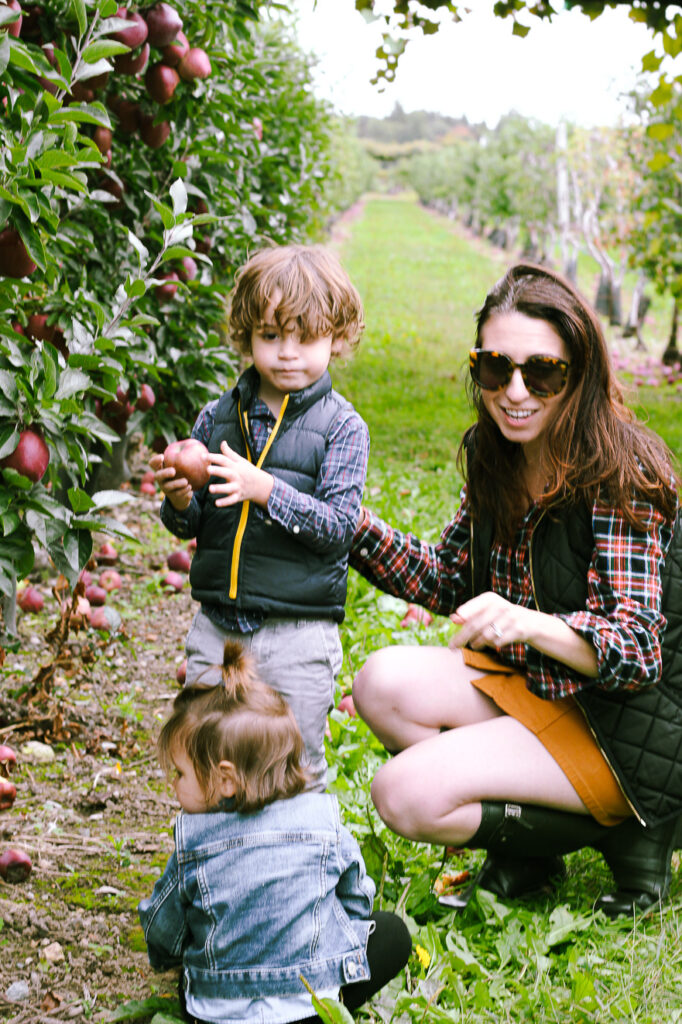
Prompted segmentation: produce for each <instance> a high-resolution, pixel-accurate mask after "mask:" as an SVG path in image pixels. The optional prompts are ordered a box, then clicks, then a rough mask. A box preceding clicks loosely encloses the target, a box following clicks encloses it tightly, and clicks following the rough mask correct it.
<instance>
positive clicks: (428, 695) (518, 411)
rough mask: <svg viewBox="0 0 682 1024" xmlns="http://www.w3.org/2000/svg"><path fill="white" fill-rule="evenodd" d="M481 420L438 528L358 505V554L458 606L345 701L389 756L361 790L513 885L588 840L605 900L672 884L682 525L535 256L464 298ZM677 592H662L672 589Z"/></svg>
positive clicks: (568, 297)
mask: <svg viewBox="0 0 682 1024" xmlns="http://www.w3.org/2000/svg"><path fill="white" fill-rule="evenodd" d="M470 369H471V380H472V384H473V400H474V405H475V408H476V411H477V414H478V419H477V422H476V424H475V426H473V427H472V428H471V429H470V430H469V431H468V432H467V434H466V435H465V438H464V440H463V442H462V445H461V447H460V460H461V464H462V466H463V472H464V476H465V480H466V483H465V486H464V489H463V491H462V496H461V504H460V507H459V509H458V511H457V513H456V515H455V517H454V519H453V520H452V522H451V523H449V524H448V526H447V527H446V528H445V530H444V532H443V534H442V536H441V539H440V542H439V543H438V544H437V545H435V546H432V545H428V544H425V543H423V542H421V541H419V540H418V539H416V538H414V537H412V536H410V535H403V534H401V533H399V532H398V531H396V530H394V529H392V528H391V527H390V526H389V525H388V524H387V523H384V522H382V521H381V520H379V519H378V518H377V517H375V516H374V515H373V514H372V513H371V512H369V511H367V510H363V517H362V518H361V520H360V524H359V527H358V531H357V533H356V536H355V540H354V543H353V549H352V552H351V564H352V565H353V566H354V567H355V568H356V569H357V570H358V571H359V572H361V573H362V574H363V575H364V576H366V577H367V579H369V580H370V581H371V582H372V583H374V584H375V585H376V586H378V587H380V588H381V589H383V590H386V591H388V592H389V593H392V594H394V595H396V596H399V597H403V598H405V599H407V600H409V601H414V602H417V603H420V604H423V605H425V606H426V607H428V608H430V609H432V610H434V611H436V612H439V613H440V614H444V615H450V616H451V618H452V620H453V622H454V623H455V624H456V625H457V626H458V627H459V630H458V632H457V634H456V636H455V637H454V639H453V641H452V643H451V645H450V649H447V648H434V647H420V648H405V647H404V646H401V647H395V648H387V649H385V650H382V651H378V652H375V653H374V654H373V655H372V656H371V657H370V658H369V660H368V661H367V663H366V665H365V666H364V667H363V669H362V670H361V672H360V673H359V675H358V677H357V679H356V681H355V685H354V689H353V696H354V700H355V704H356V707H357V709H358V711H359V713H360V714H361V716H362V717H363V718H364V719H365V720H366V721H367V722H368V724H369V725H370V727H371V728H372V729H373V731H374V732H375V733H376V735H377V736H378V737H379V738H380V739H381V740H382V742H383V743H384V744H385V745H386V747H387V748H388V749H389V750H391V751H392V752H394V753H396V754H397V756H396V757H394V758H393V759H392V760H390V761H389V762H387V763H386V764H385V765H384V766H382V768H381V769H380V770H379V772H378V773H377V775H376V777H375V779H374V781H373V785H372V798H373V800H374V802H375V804H376V807H377V810H378V812H379V814H380V815H381V817H382V818H383V819H384V821H385V822H386V823H387V824H388V825H389V826H390V827H391V828H392V829H393V830H394V831H396V832H398V833H400V834H401V835H404V836H407V837H408V838H412V839H415V840H420V841H425V842H434V843H447V844H452V845H458V846H468V847H471V848H484V849H486V850H487V852H488V857H487V859H486V861H485V863H484V866H483V869H482V872H481V875H480V876H479V878H478V883H479V884H481V885H484V886H485V887H486V888H488V889H491V890H492V891H494V892H496V893H498V894H500V895H503V896H508V897H514V896H524V895H528V894H530V893H532V892H535V891H538V890H539V889H541V888H544V887H545V886H546V885H547V883H548V882H550V881H551V880H552V878H553V877H554V876H556V875H560V874H562V873H563V870H564V867H563V861H562V860H561V857H560V854H562V853H565V852H568V851H569V850H575V849H579V848H580V847H582V846H585V845H591V846H594V847H596V848H597V849H599V850H601V851H602V852H603V854H604V856H605V857H606V860H607V862H608V864H609V866H610V867H611V870H612V872H613V874H614V876H615V879H616V882H617V886H618V889H617V891H616V892H615V893H612V894H610V895H608V896H602V897H601V899H600V900H599V904H598V905H599V906H600V907H601V908H602V909H603V910H604V911H605V912H606V913H607V914H610V915H611V916H616V915H617V914H618V913H622V912H626V913H631V912H632V910H633V908H635V907H638V908H640V909H646V908H647V907H648V906H650V905H651V904H652V903H654V902H657V901H658V900H659V899H660V898H663V897H665V895H666V893H667V890H668V886H669V881H670V860H671V853H672V849H673V846H674V843H675V829H676V824H677V819H678V818H679V817H680V814H681V812H682V654H681V653H680V651H681V649H682V601H681V600H680V593H681V591H680V585H681V584H682V530H679V529H678V530H677V531H675V529H674V527H675V522H676V519H677V516H678V497H677V492H676V487H675V484H676V480H675V477H674V474H673V469H672V463H671V457H670V454H669V452H668V451H667V449H666V447H665V445H664V444H663V442H662V441H661V440H660V439H659V438H658V437H656V436H655V435H653V434H652V433H650V432H649V431H648V430H647V429H646V428H644V427H643V426H641V425H640V424H638V423H637V422H636V421H634V419H633V417H632V416H631V414H630V413H629V412H628V410H627V409H626V407H625V405H624V403H623V399H622V395H621V392H620V389H619V387H618V384H617V383H616V381H615V379H614V377H613V374H612V371H611V368H610V365H609V358H608V352H607V349H606V344H605V340H604V336H603V333H602V330H601V326H600V324H599V321H598V319H597V317H596V316H595V314H594V313H593V312H592V310H591V309H590V308H589V306H588V305H587V303H586V302H585V301H584V299H583V298H582V297H581V296H580V295H579V294H578V293H577V292H576V291H575V289H574V288H573V287H572V286H571V285H570V284H569V283H568V282H567V281H565V280H564V279H563V278H561V277H560V276H559V275H558V274H555V273H554V272H552V271H550V270H547V269H545V268H542V267H537V266H533V265H527V264H522V265H519V266H515V267H512V268H511V269H510V270H509V271H508V273H507V274H506V275H505V276H504V278H502V280H501V281H500V282H498V284H497V285H496V286H495V287H494V288H493V289H492V291H491V292H490V294H489V295H488V297H487V299H486V301H485V303H484V305H483V308H482V309H481V311H480V313H479V314H478V319H477V335H476V347H475V348H474V349H473V350H472V352H471V353H470ZM673 590H676V600H673V597H672V591H673Z"/></svg>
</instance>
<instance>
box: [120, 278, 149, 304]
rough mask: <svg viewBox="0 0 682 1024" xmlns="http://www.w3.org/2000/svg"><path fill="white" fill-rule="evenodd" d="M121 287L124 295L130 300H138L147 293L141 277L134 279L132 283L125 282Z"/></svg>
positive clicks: (129, 281)
mask: <svg viewBox="0 0 682 1024" xmlns="http://www.w3.org/2000/svg"><path fill="white" fill-rule="evenodd" d="M123 287H124V288H125V291H126V295H127V296H128V297H129V298H131V299H139V298H141V296H143V295H144V293H145V292H146V291H147V285H146V284H145V282H144V281H143V280H142V278H141V277H136V278H135V280H133V281H131V280H130V279H129V280H127V281H126V282H125V284H124V286H123Z"/></svg>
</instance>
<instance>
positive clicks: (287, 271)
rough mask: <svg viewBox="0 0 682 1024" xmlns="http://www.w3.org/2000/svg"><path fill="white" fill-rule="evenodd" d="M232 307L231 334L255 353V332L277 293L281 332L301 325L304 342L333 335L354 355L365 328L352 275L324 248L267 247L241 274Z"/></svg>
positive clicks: (246, 351)
mask: <svg viewBox="0 0 682 1024" xmlns="http://www.w3.org/2000/svg"><path fill="white" fill-rule="evenodd" d="M235 280H236V283H235V287H234V289H233V291H232V294H231V299H230V307H229V327H228V329H229V335H230V338H231V339H232V341H233V342H234V344H235V345H236V347H237V348H238V349H239V350H240V351H241V352H243V353H244V354H245V355H248V354H249V353H250V352H251V332H252V331H253V329H254V327H258V326H259V325H260V324H261V323H262V322H263V317H264V316H265V311H266V309H267V308H268V306H269V305H270V304H271V303H272V301H273V297H274V296H275V293H276V292H278V291H279V292H281V298H280V300H279V302H278V304H277V307H276V309H275V320H276V323H277V325H278V327H279V328H280V329H283V328H284V326H285V325H286V324H288V323H290V322H291V321H292V320H294V321H296V323H297V325H298V327H299V329H300V331H301V337H302V338H303V340H305V339H307V338H315V337H318V338H319V337H325V336H326V335H328V334H331V336H332V338H333V340H334V341H338V340H341V339H342V340H343V342H344V344H343V346H342V351H343V352H345V353H346V354H347V353H348V352H350V351H351V350H352V349H353V348H355V346H356V345H357V344H358V342H359V341H360V335H361V334H362V331H363V329H364V326H365V324H364V320H363V317H364V313H363V309H362V301H361V299H360V296H359V295H358V293H357V291H356V289H355V287H354V286H353V284H352V283H351V280H350V278H349V276H348V274H347V273H346V271H345V270H344V269H343V267H342V266H341V264H340V262H339V260H338V259H337V257H336V256H335V255H334V253H333V252H331V251H330V250H329V249H325V248H324V247H323V246H321V245H278V246H272V247H270V248H268V249H261V250H260V251H258V252H256V253H254V255H253V256H251V257H250V259H249V260H248V261H247V262H246V263H245V264H244V266H243V267H241V269H240V270H238V271H237V275H236V279H235Z"/></svg>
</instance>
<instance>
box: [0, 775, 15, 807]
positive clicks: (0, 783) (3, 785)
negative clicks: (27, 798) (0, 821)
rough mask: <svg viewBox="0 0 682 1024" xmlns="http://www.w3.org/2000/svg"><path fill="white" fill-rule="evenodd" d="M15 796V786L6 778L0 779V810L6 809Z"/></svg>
mask: <svg viewBox="0 0 682 1024" xmlns="http://www.w3.org/2000/svg"><path fill="white" fill-rule="evenodd" d="M16 798H17V787H16V786H15V785H14V783H13V782H9V781H8V780H7V779H0V811H8V810H9V809H10V807H11V806H12V804H13V803H14V801H15V800H16Z"/></svg>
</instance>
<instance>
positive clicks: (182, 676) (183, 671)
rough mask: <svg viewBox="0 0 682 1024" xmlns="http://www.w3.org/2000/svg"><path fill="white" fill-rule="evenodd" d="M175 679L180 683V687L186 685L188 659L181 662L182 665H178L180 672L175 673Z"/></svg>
mask: <svg viewBox="0 0 682 1024" xmlns="http://www.w3.org/2000/svg"><path fill="white" fill-rule="evenodd" d="M175 678H176V679H177V681H178V682H179V683H180V686H184V685H185V680H186V679H187V658H185V660H184V661H181V662H180V664H179V665H178V670H177V672H176V673H175Z"/></svg>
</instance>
